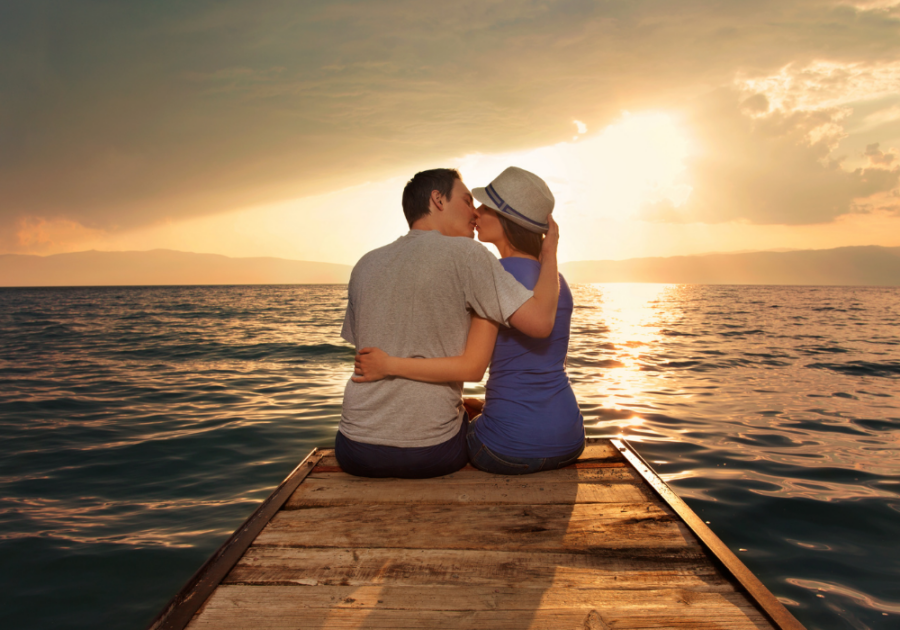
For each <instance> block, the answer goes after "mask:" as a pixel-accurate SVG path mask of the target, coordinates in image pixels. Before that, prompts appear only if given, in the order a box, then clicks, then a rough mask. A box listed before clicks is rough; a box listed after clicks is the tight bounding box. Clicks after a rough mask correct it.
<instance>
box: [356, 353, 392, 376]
mask: <svg viewBox="0 0 900 630" xmlns="http://www.w3.org/2000/svg"><path fill="white" fill-rule="evenodd" d="M390 359H391V356H390V355H389V354H388V353H386V352H385V351H384V350H380V349H378V348H362V349H361V350H360V351H359V352H357V353H356V359H355V361H354V365H353V374H355V376H353V377H351V379H350V380H351V381H353V382H354V383H371V382H372V381H380V380H381V379H383V378H384V377H385V376H390V374H388V371H387V370H388V364H389V362H390Z"/></svg>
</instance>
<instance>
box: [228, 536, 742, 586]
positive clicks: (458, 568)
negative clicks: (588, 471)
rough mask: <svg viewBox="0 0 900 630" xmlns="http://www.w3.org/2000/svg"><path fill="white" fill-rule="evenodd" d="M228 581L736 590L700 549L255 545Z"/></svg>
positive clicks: (229, 575)
mask: <svg viewBox="0 0 900 630" xmlns="http://www.w3.org/2000/svg"><path fill="white" fill-rule="evenodd" d="M223 584H256V585H303V586H317V585H326V586H376V585H387V586H439V585H467V586H479V587H481V588H514V587H515V588H519V587H521V588H525V587H541V588H549V587H550V586H553V587H555V588H573V587H585V586H590V587H593V588H605V589H610V588H618V589H659V588H682V589H691V590H694V591H698V592H699V591H715V592H732V591H734V585H733V584H732V583H731V582H730V581H729V580H726V579H725V578H724V577H722V576H721V575H720V574H719V572H718V571H717V570H716V569H715V567H713V565H712V564H711V563H710V562H709V560H708V559H707V557H706V554H705V553H703V552H702V550H700V549H699V548H692V549H688V548H685V549H678V550H674V551H673V550H669V551H668V552H665V551H663V552H658V551H656V550H653V549H642V550H628V551H627V552H625V553H618V552H617V550H612V551H611V552H609V553H602V554H601V553H596V554H575V553H569V554H565V553H523V552H507V551H484V550H477V551H468V550H445V549H436V550H432V549H360V550H356V549H296V548H290V547H251V548H250V549H248V550H247V553H245V554H244V557H243V558H241V560H240V562H238V564H237V565H236V566H235V567H234V569H232V570H231V573H229V574H228V576H227V577H226V578H225V580H223Z"/></svg>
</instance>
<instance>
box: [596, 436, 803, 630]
mask: <svg viewBox="0 0 900 630" xmlns="http://www.w3.org/2000/svg"><path fill="white" fill-rule="evenodd" d="M610 442H611V443H612V445H613V446H615V447H616V448H617V449H619V451H620V452H621V453H622V454H623V455H624V456H625V458H626V459H627V460H628V462H629V463H630V464H631V465H632V466H634V468H635V470H636V471H637V472H638V473H640V475H641V476H642V477H644V479H646V480H647V483H649V484H650V486H651V487H652V488H653V489H654V490H655V491H656V492H657V493H658V494H659V496H660V497H661V498H662V499H663V500H664V501H665V502H666V503H667V504H668V505H669V506H670V507H671V508H672V510H674V511H675V513H676V514H678V516H679V517H681V519H682V520H683V521H684V523H685V524H686V525H687V526H688V527H689V528H690V529H691V531H692V532H693V533H694V534H696V536H697V537H698V538H699V539H700V541H701V542H702V543H703V544H704V545H705V546H706V547H707V548H708V549H709V550H710V551H711V552H712V553H713V554H714V555H715V556H716V557H717V558H718V559H719V561H720V562H721V563H722V564H723V565H724V566H725V568H726V569H727V570H728V571H729V572H730V573H731V575H733V576H734V578H735V579H736V580H737V581H738V582H739V583H740V584H741V586H743V587H744V588H745V589H747V593H748V594H749V595H750V597H751V599H752V600H753V601H755V602H756V603H757V604H758V605H759V606H760V607H761V608H762V610H763V611H764V612H765V613H766V615H767V616H768V617H769V618H770V619H771V621H772V622H773V623H774V624H775V626H776V627H778V628H783V629H785V630H804V626H803V625H802V624H801V623H800V622H799V621H797V619H796V618H795V617H794V616H793V615H792V614H791V613H790V612H789V611H788V609H787V608H785V607H784V605H783V604H782V603H781V602H779V601H778V599H777V598H776V597H775V596H774V595H773V594H772V593H771V592H770V591H769V589H767V588H766V587H765V585H763V583H762V582H760V581H759V578H757V577H756V576H755V575H754V574H753V573H752V572H751V571H750V570H749V569H748V568H747V567H746V566H745V565H744V563H743V562H741V561H740V560H739V559H738V557H737V556H736V555H734V553H732V552H731V550H730V549H729V548H728V547H727V546H726V545H725V543H723V542H722V541H721V540H720V539H719V537H718V536H716V535H715V534H714V533H713V531H712V530H711V529H710V528H709V527H707V526H706V524H705V523H704V522H703V521H702V520H701V519H700V517H698V516H697V515H696V514H694V511H693V510H692V509H691V508H690V507H689V506H688V504H687V503H685V502H684V501H683V500H682V499H681V497H679V496H678V495H677V494H675V492H673V491H672V489H671V488H669V486H668V485H666V483H665V482H664V481H663V480H662V479H660V478H659V476H658V475H657V474H656V473H655V472H654V471H653V469H651V468H650V466H649V465H648V464H647V463H646V462H645V461H644V460H643V458H642V457H641V456H640V455H638V454H637V453H636V452H635V451H634V450H632V449H631V448H630V447H629V446H628V445H627V443H626V442H625V441H624V440H610Z"/></svg>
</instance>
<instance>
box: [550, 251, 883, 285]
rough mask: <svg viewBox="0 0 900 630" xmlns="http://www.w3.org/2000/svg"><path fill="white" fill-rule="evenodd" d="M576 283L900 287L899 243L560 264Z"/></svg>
mask: <svg viewBox="0 0 900 630" xmlns="http://www.w3.org/2000/svg"><path fill="white" fill-rule="evenodd" d="M561 270H562V273H563V275H565V277H566V279H567V280H568V281H569V282H571V283H573V284H580V283H586V282H664V283H679V284H801V285H810V284H830V285H867V286H900V247H876V246H874V245H873V246H867V247H838V248H836V249H807V250H796V251H787V252H752V253H741V254H705V255H701V256H672V257H669V258H631V259H629V260H597V261H585V262H571V263H565V264H563V265H561Z"/></svg>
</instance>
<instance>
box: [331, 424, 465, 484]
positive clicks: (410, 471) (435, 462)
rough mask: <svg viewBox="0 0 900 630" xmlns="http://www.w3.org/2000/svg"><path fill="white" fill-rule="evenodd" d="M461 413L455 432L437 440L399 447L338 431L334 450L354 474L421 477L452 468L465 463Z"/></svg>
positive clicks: (435, 474)
mask: <svg viewBox="0 0 900 630" xmlns="http://www.w3.org/2000/svg"><path fill="white" fill-rule="evenodd" d="M468 424H469V418H468V416H464V418H463V423H462V426H461V427H460V428H459V433H457V434H456V435H455V436H453V437H452V438H450V439H449V440H447V441H446V442H442V443H441V444H436V445H434V446H422V447H418V448H401V447H399V446H383V445H380V444H365V443H364V442H356V441H354V440H351V439H350V438H348V437H346V436H345V435H344V434H343V433H341V432H340V431H338V433H337V436H336V437H335V440H334V454H335V456H336V457H337V460H338V463H339V464H340V465H341V468H343V469H344V471H345V472H348V473H350V474H351V475H356V476H357V477H401V478H404V479H425V478H428V477H440V476H441V475H449V474H450V473H452V472H456V471H457V470H459V469H460V468H462V467H464V466H465V465H466V464H468V463H469V459H468V455H467V453H466V428H467V427H468Z"/></svg>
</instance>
